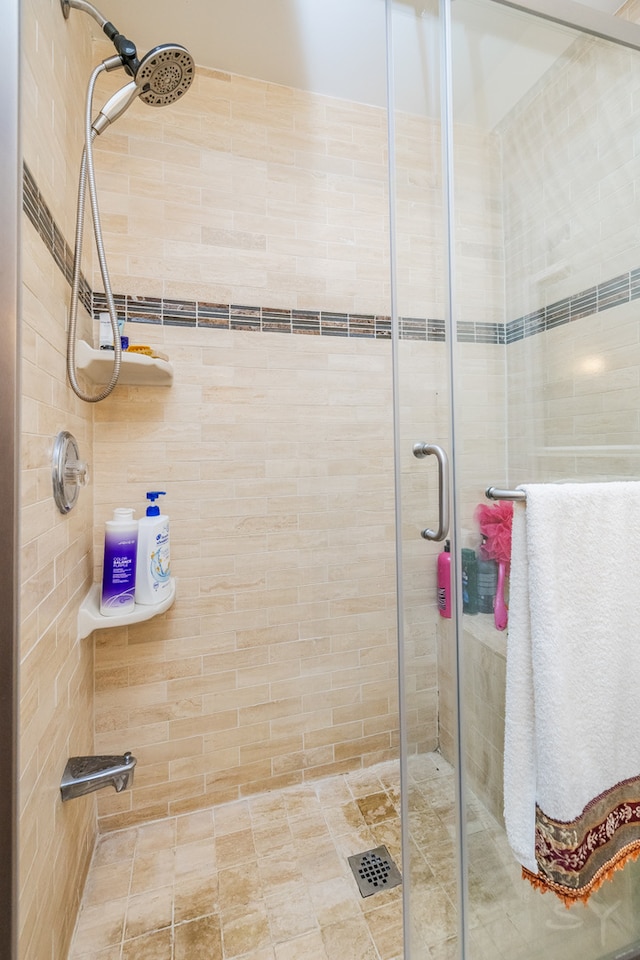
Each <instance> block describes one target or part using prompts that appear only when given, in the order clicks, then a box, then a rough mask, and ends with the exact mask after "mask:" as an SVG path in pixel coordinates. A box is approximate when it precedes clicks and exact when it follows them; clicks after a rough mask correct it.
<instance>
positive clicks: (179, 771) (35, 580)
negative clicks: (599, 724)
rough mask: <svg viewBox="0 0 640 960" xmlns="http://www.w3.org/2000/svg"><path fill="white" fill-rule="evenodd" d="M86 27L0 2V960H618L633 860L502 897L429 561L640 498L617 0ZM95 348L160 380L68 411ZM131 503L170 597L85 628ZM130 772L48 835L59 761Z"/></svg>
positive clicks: (476, 695)
mask: <svg viewBox="0 0 640 960" xmlns="http://www.w3.org/2000/svg"><path fill="white" fill-rule="evenodd" d="M11 5H12V6H13V4H11ZM15 5H16V8H17V6H18V4H17V3H16V4H15ZM101 6H102V7H103V8H104V9H103V11H102V13H99V14H98V12H97V11H96V9H95V8H94V7H93V6H92V5H91V4H88V3H86V2H84V0H69V3H65V2H63V4H62V10H61V8H60V3H59V0H52V2H51V4H42V3H41V2H39V0H26V2H23V3H22V4H21V5H20V7H21V18H22V25H21V38H20V43H21V57H22V65H21V69H22V77H23V80H22V88H21V107H20V133H21V141H22V157H21V161H20V167H19V170H17V171H16V177H15V179H16V180H19V182H20V183H21V184H22V193H21V203H22V210H23V222H22V229H21V235H20V250H21V264H20V282H21V289H22V296H21V303H20V309H19V311H17V310H16V311H14V312H16V315H19V317H20V325H19V328H20V344H19V347H16V346H15V344H14V345H12V344H11V343H10V342H9V343H8V344H7V345H6V346H5V350H4V353H5V357H15V358H16V360H17V361H18V362H19V366H20V380H21V387H20V395H21V402H20V424H19V430H18V436H19V447H20V449H19V454H20V456H19V463H20V509H19V516H20V534H19V548H20V551H19V552H20V556H21V561H20V573H19V575H18V574H17V573H16V584H18V583H19V585H20V588H21V602H20V607H19V609H18V607H17V606H16V605H14V598H13V595H12V594H11V596H10V597H9V598H5V601H6V602H3V604H2V609H3V615H5V616H6V617H7V618H9V620H8V621H7V630H6V631H3V636H4V635H6V636H7V637H10V636H11V635H12V630H11V622H9V621H12V618H13V617H15V618H16V623H17V626H16V637H17V639H16V643H17V650H18V656H17V685H16V689H15V695H16V700H17V716H18V721H17V743H18V752H17V755H18V760H17V761H16V780H17V783H18V791H17V796H16V798H15V803H16V849H17V861H18V864H17V869H16V878H15V888H16V902H17V916H16V918H15V924H14V928H15V930H14V939H15V942H16V951H15V956H16V957H19V958H20V960H41V958H44V957H47V958H48V957H52V958H54V960H115V958H118V960H140V958H144V957H147V956H153V957H154V960H186V958H187V957H189V960H198V957H199V956H200V955H203V956H207V957H208V960H211V958H215V960H236V958H237V960H310V958H311V957H313V960H343V958H348V960H401V958H404V960H500V958H504V960H542V958H543V957H544V958H548V957H552V958H555V957H563V958H567V960H574V958H575V960H578V958H579V960H605V958H606V960H631V958H633V957H636V956H638V955H640V926H639V924H640V921H639V919H638V917H639V916H640V911H639V910H638V906H639V903H638V881H639V876H638V870H639V868H638V865H637V864H635V863H631V864H628V865H627V866H626V867H625V869H624V870H621V871H619V872H618V873H616V874H615V875H614V876H613V878H612V879H610V880H608V881H607V882H606V883H605V884H603V886H602V887H601V888H600V889H599V890H597V891H596V892H595V893H593V894H592V896H591V897H590V899H589V901H588V903H587V904H586V905H583V904H580V903H578V904H576V905H575V906H573V907H571V909H570V910H567V909H566V908H565V906H564V904H563V903H562V902H561V901H560V900H559V899H558V898H556V897H555V896H554V895H553V894H551V893H546V894H545V895H542V894H541V893H540V892H538V891H537V890H535V889H533V887H532V886H531V885H530V884H529V883H528V882H527V881H526V880H524V879H523V878H522V875H521V869H520V866H519V864H518V863H517V862H516V859H515V857H514V855H513V853H512V851H511V849H510V847H509V844H508V842H507V838H506V834H505V828H504V818H503V803H504V797H503V755H504V733H505V730H504V728H505V686H506V646H507V631H505V630H501V629H496V623H495V619H494V616H493V614H491V613H482V612H474V611H470V612H464V601H463V596H462V569H461V556H462V551H463V550H466V551H473V552H474V553H475V552H477V551H478V550H479V546H480V539H481V536H480V529H479V525H478V520H477V516H478V514H477V510H478V506H479V505H481V504H489V503H490V501H489V500H488V499H487V497H486V495H485V491H486V490H487V488H489V487H493V488H497V489H499V490H502V491H507V492H509V491H513V490H514V489H515V488H516V487H518V486H519V485H520V484H526V483H533V482H539V483H556V482H558V481H583V480H584V481H610V480H629V479H631V480H633V479H636V478H638V476H639V475H640V420H639V414H638V407H639V404H638V401H639V399H640V337H639V335H638V334H639V330H640V328H639V326H638V321H637V317H636V302H637V301H638V299H639V298H640V259H639V256H640V255H639V254H638V242H637V240H638V223H639V222H640V217H639V213H640V200H639V199H638V186H637V183H638V152H639V149H640V133H639V131H640V60H639V59H638V58H639V57H640V26H638V24H639V23H640V4H639V3H638V2H637V0H628V2H627V3H626V4H625V5H624V6H623V7H622V8H621V9H620V10H617V11H615V9H614V8H615V6H616V5H615V3H614V2H613V0H612V2H611V3H609V4H607V3H606V2H605V0H602V2H598V3H596V2H595V0H594V3H593V4H588V5H587V4H586V3H574V2H572V0H554V2H553V4H550V3H548V2H546V0H529V2H526V3H525V2H522V3H520V2H517V3H516V2H502V0H440V2H437V0H422V2H419V3H418V2H406V0H341V2H337V3H329V4H324V3H323V4H318V3H316V2H315V0H295V2H294V0H289V2H282V3H270V4H264V3H261V2H257V3H255V4H251V5H250V7H251V9H250V10H249V9H248V8H247V9H245V5H240V4H238V3H237V0H216V2H215V3H213V4H210V3H205V4H196V3H195V2H194V3H193V4H189V5H187V6H188V9H187V8H186V7H185V5H179V4H178V5H176V18H175V20H173V21H172V19H171V16H170V13H171V11H170V9H169V8H167V9H162V10H160V9H158V8H159V6H160V5H158V4H154V3H150V4H149V5H147V4H146V3H145V4H142V2H140V3H138V4H136V5H131V4H128V3H126V2H125V0H104V2H103V3H102V4H101ZM132 6H134V9H131V7H132ZM162 6H163V7H165V6H166V5H162ZM240 6H243V10H244V13H243V16H242V17H241V18H240V19H238V8H239V7H240ZM596 7H598V9H595V8H596ZM267 8H268V9H267ZM605 10H606V11H607V12H604V11H605ZM63 12H65V13H66V14H68V16H67V15H65V16H63ZM614 12H616V13H617V15H616V16H613V13H614ZM85 14H89V16H86V15H85ZM103 14H104V16H103ZM105 17H108V18H109V21H115V22H117V23H118V24H119V28H121V29H122V30H124V31H125V33H126V34H127V36H129V35H131V36H135V38H136V42H137V43H139V44H140V46H141V48H142V49H146V50H149V51H150V52H149V53H148V54H146V56H141V57H138V53H137V50H136V48H135V46H134V45H133V44H132V43H131V42H130V41H129V40H127V38H126V37H125V36H123V35H122V34H120V33H119V30H117V29H116V28H112V26H111V24H110V23H109V21H107V20H105ZM105 25H106V29H105ZM156 31H157V32H156ZM166 36H170V37H174V38H175V43H174V42H172V43H171V44H163V38H164V37H166ZM114 43H115V44H116V55H115V56H114ZM187 51H190V52H189V53H187ZM1 59H2V58H0V60H1ZM5 61H6V62H5V66H7V65H8V64H9V63H10V59H8V58H5ZM116 61H117V63H116ZM194 63H195V64H196V65H197V66H196V67H195V68H194V66H193V64H194ZM96 64H105V65H108V66H106V67H105V69H104V70H102V69H100V70H98V72H97V73H96V74H95V75H94V76H93V77H92V83H91V86H92V88H93V86H94V85H95V103H96V104H99V105H101V104H104V107H103V108H102V110H101V111H100V110H99V109H96V108H92V107H91V106H90V105H89V106H87V98H86V97H85V88H86V83H87V80H88V78H89V77H90V76H91V74H92V71H95V70H96V67H95V65H96ZM111 67H113V68H114V69H113V70H112V69H110V68H111ZM121 67H123V69H124V71H125V72H126V73H127V75H128V77H127V80H126V81H125V82H124V84H123V76H122V70H121V69H120V68H121ZM156 80H157V84H156ZM14 83H15V78H14ZM154 84H156V86H155V87H154ZM10 87H11V84H9V85H8V88H10ZM187 91H188V92H187ZM92 95H93V89H92ZM90 99H91V98H89V100H90ZM140 101H142V102H140ZM172 101H173V102H172ZM149 103H150V105H152V106H153V105H163V106H164V109H163V110H158V111H155V110H149V109H148V105H149ZM0 109H2V110H4V109H6V106H2V107H1V108H0ZM114 121H115V122H114ZM102 131H104V133H103V132H102ZM83 147H84V150H85V156H86V157H90V159H89V160H85V163H84V165H83V167H84V169H85V170H86V173H85V172H83V173H82V175H81V177H80V180H81V183H83V182H84V180H85V178H86V179H87V180H88V183H89V185H90V188H91V190H92V191H93V190H94V187H93V186H91V182H92V179H94V174H95V184H97V190H96V191H95V197H96V198H97V202H96V203H95V204H93V205H94V206H96V207H97V205H98V204H99V213H100V217H99V229H98V232H99V234H100V236H101V240H100V241H99V243H98V245H97V250H96V251H94V252H91V251H90V249H89V245H88V244H87V245H86V246H87V249H86V250H85V254H84V261H83V265H82V268H80V260H79V256H76V257H75V268H74V249H73V248H74V235H75V237H76V240H75V247H76V254H77V253H78V248H79V247H81V246H82V231H83V229H85V220H86V221H87V226H88V224H89V216H90V215H91V216H93V213H94V211H87V212H86V213H85V210H84V204H83V203H82V202H81V203H80V204H77V200H78V196H77V184H78V167H79V162H80V158H81V155H82V151H83ZM92 168H93V169H92ZM10 179H11V178H5V180H7V182H8V181H9V180H10ZM81 193H82V191H81ZM13 204H14V206H16V207H17V197H16V196H15V195H14V196H13ZM94 224H95V218H94ZM78 236H79V237H80V241H79V242H78ZM106 259H108V263H109V268H108V271H107V273H106V275H105V271H104V270H103V260H106ZM2 283H5V279H4V278H3V279H2ZM70 297H71V301H70ZM5 301H6V297H5ZM70 302H71V304H72V306H71V311H70V312H68V311H69V303H70ZM74 304H75V306H74ZM105 312H106V313H109V314H110V317H111V323H112V327H113V332H114V344H116V346H117V344H118V342H119V332H120V331H118V334H117V335H116V328H117V327H118V324H119V323H120V325H121V324H122V323H123V322H124V327H125V330H124V332H125V335H126V336H127V337H128V338H129V341H130V342H131V343H132V344H134V345H138V346H140V347H143V346H144V345H150V347H151V348H153V349H154V350H156V349H157V350H159V351H162V352H163V353H165V354H166V355H167V356H168V357H169V361H170V363H171V365H172V369H173V379H172V382H171V383H170V384H169V383H158V382H155V383H154V382H146V383H141V382H135V380H131V378H130V377H128V378H124V379H119V378H118V377H117V375H116V371H115V370H114V377H113V378H112V379H113V383H112V384H111V386H110V389H108V390H107V391H106V392H104V394H103V395H102V398H101V386H102V384H96V383H92V382H90V379H89V377H88V375H87V373H86V370H85V371H83V370H78V373H77V381H78V388H79V390H78V391H74V390H73V389H71V388H70V386H69V379H71V382H73V378H74V377H75V376H76V374H73V377H72V376H71V375H69V377H68V373H67V360H66V356H67V347H68V343H72V344H73V343H75V339H76V337H77V338H78V340H84V341H85V342H86V343H85V346H86V345H88V349H89V348H91V347H95V346H97V345H98V342H99V332H98V325H99V316H100V314H101V313H105ZM6 326H7V327H9V326H10V325H6ZM4 335H8V333H7V330H6V329H5V331H4ZM118 353H119V351H117V350H114V351H113V354H114V360H115V361H116V366H118V356H117V354H118ZM71 355H72V357H73V346H72V347H71ZM123 357H124V354H123ZM71 366H72V367H73V366H74V364H73V363H72V364H71ZM11 383H12V380H11V377H10V376H9V374H8V373H6V372H5V375H4V376H3V378H2V384H0V388H3V387H4V386H7V385H11ZM11 395H13V392H11ZM86 399H90V400H95V399H101V402H99V403H87V402H84V401H85V400H86ZM7 409H9V407H7ZM7 428H8V424H7V423H4V424H3V429H7ZM61 430H72V431H73V433H74V434H75V436H76V437H77V439H78V443H79V446H80V448H81V453H82V456H83V459H85V460H87V461H88V463H89V466H90V475H91V482H90V486H89V487H88V488H86V489H84V490H83V491H82V492H81V494H80V497H79V498H78V503H77V505H76V506H75V507H74V509H73V510H72V511H70V512H69V513H68V514H67V515H66V516H61V515H60V514H59V513H58V512H57V511H56V509H55V505H54V503H53V498H52V494H51V490H50V486H51V478H50V462H51V449H50V448H51V440H52V437H53V436H54V435H55V434H56V433H57V432H58V431H61ZM8 442H9V445H11V444H10V441H8ZM10 473H11V471H10ZM5 480H6V483H7V485H8V486H7V490H6V492H5V502H6V503H7V504H8V503H11V502H12V497H13V495H14V494H15V491H13V488H12V486H11V483H12V474H11V476H7V477H5ZM149 489H162V490H166V491H167V496H166V511H167V513H168V514H169V515H170V517H171V536H172V573H173V575H174V576H175V578H176V583H177V589H176V599H175V603H174V604H173V605H172V606H171V608H170V609H168V610H166V612H163V613H162V614H161V615H160V616H157V617H155V618H154V619H150V620H148V621H146V622H141V623H134V624H131V625H123V626H118V627H115V628H113V627H111V628H109V627H107V626H106V625H105V626H104V627H102V626H101V627H100V628H99V629H96V630H95V631H94V633H93V634H91V635H90V636H85V635H83V631H80V630H79V629H78V612H79V608H80V607H81V605H82V603H83V600H84V598H85V596H86V594H87V591H88V590H89V589H90V588H91V584H92V583H93V582H95V581H97V580H99V578H100V573H101V570H100V558H101V550H102V540H101V536H102V529H103V524H104V520H105V518H108V517H110V516H111V514H112V511H113V509H114V508H116V507H119V506H130V507H134V508H135V509H136V510H137V511H138V515H140V512H141V510H142V509H143V507H144V497H145V492H146V491H147V490H149ZM12 491H13V493H12ZM8 514H9V511H8V510H7V515H8ZM10 520H11V517H3V522H8V521H10ZM11 529H13V528H12V527H11ZM593 535H594V536H596V537H602V538H603V540H604V539H610V536H611V534H610V532H609V531H606V530H595V531H593ZM447 540H449V546H450V550H449V556H450V560H451V570H452V578H451V591H452V611H451V613H452V615H451V617H445V616H441V614H440V612H439V608H438V602H437V590H436V586H437V584H436V569H437V564H438V557H439V555H440V553H441V552H442V551H443V550H444V548H445V542H446V541H447ZM9 542H10V537H8V539H7V543H9ZM2 589H3V585H2V584H1V583H0V590H2ZM506 595H507V600H508V590H507V594H506ZM630 633H631V634H632V633H633V630H631V631H630ZM627 640H628V638H627ZM5 662H9V659H8V658H5ZM5 679H6V681H7V687H8V688H9V687H10V686H11V684H10V682H9V681H10V677H6V678H5ZM0 682H1V678H0ZM3 702H4V701H3V700H2V699H1V698H0V704H1V703H3ZM5 726H7V725H6V724H5ZM125 750H126V751H129V750H130V751H131V752H132V753H133V754H134V755H135V757H136V758H137V763H136V771H135V780H132V782H131V783H129V782H127V784H124V783H123V784H122V786H123V789H120V790H118V792H116V791H115V790H113V789H111V788H110V787H107V788H106V789H104V790H100V791H99V792H97V793H92V794H91V795H88V796H75V797H74V798H73V799H72V800H71V801H70V802H68V803H64V804H61V801H60V796H59V784H60V776H61V774H62V772H63V770H64V768H65V764H66V762H67V759H68V758H69V757H78V756H82V755H85V756H88V755H91V754H104V755H113V756H116V755H118V756H119V755H122V752H123V751H125ZM576 750H579V743H576ZM5 754H6V755H7V756H10V751H5ZM7 782H11V781H10V779H9V778H8V779H7ZM0 819H2V818H0ZM382 848H384V851H386V853H388V855H389V857H390V860H392V861H393V863H392V864H390V863H387V862H386V861H385V860H384V857H385V856H386V853H385V852H383V853H382V854H380V853H379V851H380V850H381V849H382ZM380 856H382V860H380ZM354 857H356V858H360V859H359V862H360V868H361V869H363V868H362V864H363V863H364V865H365V867H366V868H367V869H368V868H369V867H371V865H372V864H373V869H374V871H375V870H376V869H377V870H379V872H380V873H381V874H382V875H384V881H383V883H382V889H380V890H377V889H376V890H374V891H367V893H371V895H370V896H366V897H365V896H364V895H363V894H362V892H361V890H360V889H359V887H358V883H357V879H356V874H357V872H358V871H357V869H352V866H353V864H350V862H349V858H352V859H353V858H354ZM367 865H368V867H367ZM394 866H397V868H398V873H396V872H395V871H394V869H393V867H394ZM388 877H389V878H392V880H393V882H392V883H389V884H388V885H387V883H386V879H387V878H388ZM399 878H401V882H398V880H399ZM3 931H4V932H6V935H7V941H6V942H7V944H8V943H9V940H10V934H9V923H8V920H7V923H6V926H2V925H1V924H0V936H2V933H3ZM7 955H9V952H8V950H7Z"/></svg>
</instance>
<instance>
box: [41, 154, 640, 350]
mask: <svg viewBox="0 0 640 960" xmlns="http://www.w3.org/2000/svg"><path fill="white" fill-rule="evenodd" d="M22 205H23V209H24V212H25V213H26V215H27V216H28V217H29V219H30V220H31V222H32V224H33V225H34V227H35V228H36V230H37V231H38V233H39V235H40V237H41V239H42V240H43V242H44V243H45V245H46V246H47V248H48V250H49V252H50V253H51V255H52V257H53V259H54V260H55V262H56V264H57V266H58V267H59V269H60V270H61V271H62V273H63V274H64V276H65V278H66V280H67V281H68V283H69V284H70V283H71V281H72V275H73V251H72V250H71V248H70V247H69V245H68V243H67V242H66V240H65V239H64V236H63V234H62V231H61V230H60V228H59V227H58V225H57V224H56V222H55V220H54V219H53V216H52V215H51V211H50V210H49V207H48V206H47V204H46V203H45V201H44V198H43V196H42V194H41V193H40V190H39V189H38V186H37V184H36V182H35V180H34V178H33V175H32V174H31V171H30V170H29V168H28V167H27V165H26V164H24V166H23V203H22ZM80 298H81V301H82V303H83V305H84V306H85V307H86V309H87V310H88V311H89V312H90V313H92V314H93V316H95V317H97V316H98V314H99V313H101V312H102V311H105V310H106V309H107V304H106V299H105V296H104V294H103V293H99V292H96V291H92V290H91V287H90V285H89V283H88V282H87V280H86V277H85V276H84V275H82V276H81V278H80ZM638 298H640V268H638V269H636V270H631V271H630V272H629V273H624V274H621V275H620V276H618V277H614V278H613V279H612V280H607V281H605V282H604V283H599V284H597V285H596V286H593V287H590V288H589V289H588V290H582V291H581V292H580V293H577V294H575V296H572V297H566V298H565V299H564V300H558V301H557V302H555V303H551V304H549V305H548V306H546V307H541V308H540V309H539V310H536V311H534V313H529V314H527V315H526V316H524V317H518V318H517V319H515V320H510V321H508V322H507V323H473V322H470V321H459V322H458V325H457V332H458V341H459V342H463V343H495V344H509V343H515V342H517V341H518V340H524V339H526V338H527V337H532V336H534V335H535V334H537V333H543V332H544V331H545V330H552V329H553V328H554V327H558V326H560V325H561V324H564V323H570V322H571V321H572V320H578V319H579V318H581V317H588V316H590V315H592V314H594V313H599V312H600V311H602V310H608V309H609V308H611V307H617V306H619V305H620V304H621V303H628V302H629V301H631V300H636V299H638ZM114 300H115V304H116V309H117V310H118V313H120V314H121V315H124V317H125V319H126V320H131V321H133V322H135V323H155V324H164V325H166V326H181V327H210V328H214V329H222V330H252V331H255V332H261V333H298V334H305V335H307V336H324V337H350V338H353V337H356V338H358V337H360V338H368V339H376V340H390V339H391V318H390V317H388V316H378V315H376V314H357V313H332V312H327V311H324V310H286V309H285V310H283V309H281V308H277V307H255V306H243V305H241V304H234V303H231V304H229V303H208V302H206V301H201V300H198V301H195V300H169V299H165V298H161V297H141V296H130V295H129V294H117V295H115V296H114ZM399 327H400V339H402V340H427V341H431V342H434V343H442V342H444V340H445V324H444V320H438V319H431V318H429V319H425V318H423V317H400V318H399Z"/></svg>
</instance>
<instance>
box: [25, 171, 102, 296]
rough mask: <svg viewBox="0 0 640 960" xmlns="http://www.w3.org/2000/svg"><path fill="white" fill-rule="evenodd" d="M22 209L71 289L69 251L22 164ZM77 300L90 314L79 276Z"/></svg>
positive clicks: (87, 291)
mask: <svg viewBox="0 0 640 960" xmlns="http://www.w3.org/2000/svg"><path fill="white" fill-rule="evenodd" d="M22 209H23V210H24V212H25V213H26V215H27V216H28V218H29V220H31V223H32V224H33V225H34V227H35V228H36V230H37V231H38V233H39V234H40V238H41V240H42V241H43V242H44V244H45V246H46V247H47V249H48V251H49V253H50V254H51V256H52V257H53V259H54V261H55V263H56V265H57V267H58V269H59V270H61V272H62V273H63V275H64V277H65V279H66V280H67V282H68V283H69V285H71V283H72V280H73V250H72V249H71V247H70V246H69V244H68V243H67V241H66V240H65V238H64V235H63V233H62V231H61V230H60V228H59V226H58V224H57V223H56V222H55V220H54V219H53V216H52V214H51V211H50V210H49V207H48V206H47V204H46V203H45V201H44V198H43V196H42V194H41V193H40V190H39V189H38V186H37V184H36V181H35V180H34V178H33V174H32V173H31V171H30V170H29V168H28V166H27V165H26V163H24V164H23V166H22ZM79 295H80V300H81V302H82V304H83V306H84V307H85V308H86V309H87V310H88V311H89V312H91V302H92V292H91V287H90V286H89V284H88V283H87V279H86V277H85V276H84V274H82V275H81V276H80V291H79Z"/></svg>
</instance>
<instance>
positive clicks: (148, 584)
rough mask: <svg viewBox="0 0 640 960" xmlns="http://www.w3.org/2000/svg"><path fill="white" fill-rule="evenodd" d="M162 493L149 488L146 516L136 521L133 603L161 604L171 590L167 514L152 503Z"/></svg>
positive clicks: (162, 493)
mask: <svg viewBox="0 0 640 960" xmlns="http://www.w3.org/2000/svg"><path fill="white" fill-rule="evenodd" d="M163 496H165V493H164V491H163V490H150V491H149V493H148V494H147V500H150V501H151V504H150V506H148V507H147V515H146V516H145V517H142V518H141V519H140V520H139V521H138V562H137V567H136V603H142V604H151V603H161V602H162V601H163V600H166V599H167V597H168V596H169V594H170V593H171V553H170V549H169V517H168V516H167V515H166V514H164V513H160V507H159V506H157V504H156V503H155V501H156V500H157V499H158V497H163Z"/></svg>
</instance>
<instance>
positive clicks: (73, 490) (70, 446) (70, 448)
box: [51, 430, 89, 513]
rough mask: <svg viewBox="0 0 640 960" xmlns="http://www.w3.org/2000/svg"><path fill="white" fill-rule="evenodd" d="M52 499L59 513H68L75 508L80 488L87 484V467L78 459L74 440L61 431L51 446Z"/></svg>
mask: <svg viewBox="0 0 640 960" xmlns="http://www.w3.org/2000/svg"><path fill="white" fill-rule="evenodd" d="M51 480H52V482H53V499H54V500H55V502H56V506H57V508H58V510H59V511H60V513H69V511H70V510H71V509H72V507H74V506H75V503H76V500H77V499H78V495H79V493H80V487H86V485H87V484H88V482H89V467H88V466H87V464H86V463H85V462H84V461H83V460H81V459H80V450H79V449H78V443H77V441H76V438H75V437H74V436H72V434H70V433H68V431H67V430H61V431H60V433H59V434H58V435H57V437H56V438H55V441H54V444H53V457H52V465H51Z"/></svg>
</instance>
